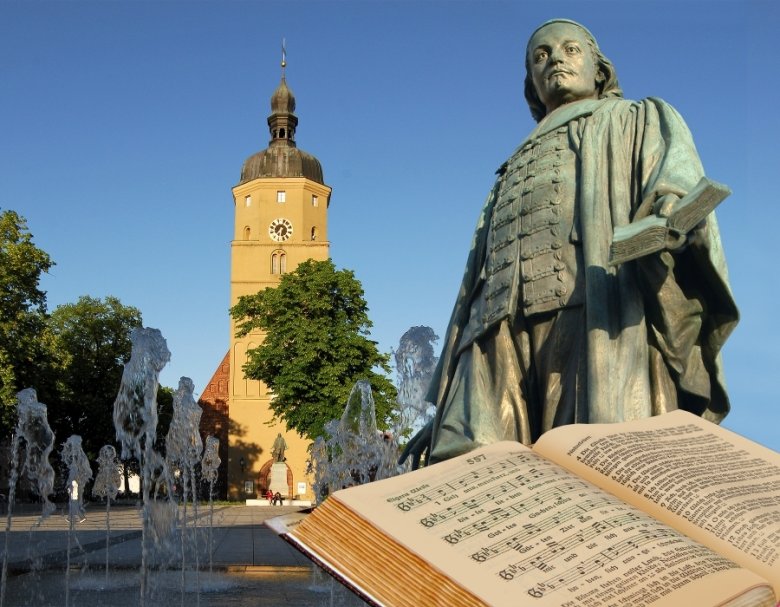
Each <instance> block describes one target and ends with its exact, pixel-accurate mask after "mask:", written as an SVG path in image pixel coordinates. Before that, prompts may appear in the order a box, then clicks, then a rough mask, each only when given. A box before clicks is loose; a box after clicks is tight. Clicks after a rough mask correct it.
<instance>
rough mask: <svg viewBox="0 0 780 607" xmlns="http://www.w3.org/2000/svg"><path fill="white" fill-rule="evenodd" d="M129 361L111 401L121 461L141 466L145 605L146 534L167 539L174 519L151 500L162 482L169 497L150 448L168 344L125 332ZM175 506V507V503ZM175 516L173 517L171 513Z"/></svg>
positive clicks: (163, 470) (156, 334)
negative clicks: (135, 460)
mask: <svg viewBox="0 0 780 607" xmlns="http://www.w3.org/2000/svg"><path fill="white" fill-rule="evenodd" d="M130 341H131V342H132V350H131V354H130V360H129V361H128V362H127V364H126V365H125V369H124V371H123V372H122V383H121V384H120V387H119V394H118V395H117V397H116V401H114V427H115V428H116V438H117V440H118V441H119V442H120V444H121V445H122V459H123V460H126V459H129V458H130V457H131V456H135V457H137V458H138V459H139V461H140V463H141V492H142V495H143V513H142V521H143V526H142V532H141V590H140V592H141V599H140V604H141V605H142V606H143V605H144V603H145V601H146V595H147V583H148V560H149V546H148V542H149V536H150V533H154V537H155V539H156V540H162V539H163V538H164V537H166V536H167V533H166V532H167V531H168V530H169V528H170V524H171V521H172V520H173V517H172V516H171V511H170V510H171V509H170V507H167V506H166V505H165V504H158V503H157V500H154V501H153V500H152V493H151V489H152V487H153V486H154V488H155V496H156V495H157V494H158V492H159V491H160V489H161V482H164V483H165V487H166V489H167V494H168V496H169V497H171V494H172V493H173V491H172V489H173V483H172V482H171V480H170V474H169V472H168V470H167V466H166V464H165V461H164V460H163V459H162V457H161V456H160V455H159V454H158V453H157V452H156V451H155V450H154V439H155V433H156V431H157V389H158V387H159V376H160V371H162V369H163V367H164V366H165V364H166V363H167V362H168V361H169V360H170V359H171V353H170V351H169V350H168V345H167V344H166V343H165V339H164V338H163V336H162V334H161V333H160V331H159V330H158V329H147V328H135V329H133V331H132V332H131V334H130ZM174 506H175V504H174ZM174 514H175V513H174Z"/></svg>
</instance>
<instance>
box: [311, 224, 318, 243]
mask: <svg viewBox="0 0 780 607" xmlns="http://www.w3.org/2000/svg"><path fill="white" fill-rule="evenodd" d="M311 239H312V240H317V226H313V227H312V229H311Z"/></svg>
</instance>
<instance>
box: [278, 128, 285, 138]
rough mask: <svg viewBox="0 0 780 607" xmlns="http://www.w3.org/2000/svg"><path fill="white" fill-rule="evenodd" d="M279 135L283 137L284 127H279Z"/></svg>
mask: <svg viewBox="0 0 780 607" xmlns="http://www.w3.org/2000/svg"><path fill="white" fill-rule="evenodd" d="M279 137H280V138H282V139H284V129H279Z"/></svg>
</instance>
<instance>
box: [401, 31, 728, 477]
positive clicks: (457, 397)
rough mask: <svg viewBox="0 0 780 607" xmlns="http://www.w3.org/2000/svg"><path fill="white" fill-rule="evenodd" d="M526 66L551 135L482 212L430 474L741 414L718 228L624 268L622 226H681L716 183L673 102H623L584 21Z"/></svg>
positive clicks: (537, 110)
mask: <svg viewBox="0 0 780 607" xmlns="http://www.w3.org/2000/svg"><path fill="white" fill-rule="evenodd" d="M525 61H526V80H525V96H526V99H527V101H528V104H529V107H530V109H531V113H532V115H533V117H534V118H535V119H536V121H537V122H538V125H537V127H536V128H535V129H534V130H533V131H532V132H531V134H530V135H529V136H528V138H527V139H526V140H525V141H524V142H523V143H522V144H521V145H520V147H519V148H518V149H517V151H516V152H515V153H514V154H513V155H512V156H511V157H510V158H509V160H507V162H506V163H504V164H503V165H502V166H501V168H500V169H499V171H498V179H497V180H496V183H495V185H494V187H493V189H492V191H491V192H490V194H489V196H488V199H487V201H486V203H485V205H484V207H483V209H482V212H481V214H480V217H479V221H478V224H477V229H476V233H475V235H474V238H473V241H472V247H471V250H470V252H469V257H468V262H467V266H466V272H465V276H464V278H463V283H462V286H461V289H460V292H459V295H458V298H457V301H456V302H455V307H454V310H453V313H452V317H451V320H450V324H449V327H448V329H447V333H446V338H445V341H444V346H443V351H442V355H441V358H440V361H439V365H438V368H437V370H436V372H435V374H434V378H433V381H432V383H431V388H430V391H429V394H428V399H429V400H430V401H431V402H434V403H436V405H437V413H436V417H435V419H434V421H433V422H432V423H431V424H429V425H428V427H426V428H425V429H424V430H423V431H421V432H420V433H419V434H418V435H417V436H415V437H414V438H413V439H412V441H411V442H410V444H409V446H408V447H407V452H406V454H405V456H408V455H410V454H411V455H412V457H413V458H414V460H415V464H416V463H418V462H419V457H420V455H421V454H422V453H424V452H426V451H427V452H428V462H436V461H440V460H444V459H447V458H450V457H453V456H455V455H459V454H461V453H464V452H467V451H470V450H471V449H474V448H476V447H478V446H480V445H484V444H488V443H493V442H496V441H500V440H515V441H520V442H523V443H526V444H531V443H533V442H534V441H536V439H537V438H538V437H539V436H540V435H541V434H542V433H543V432H545V431H547V430H549V429H551V428H553V427H555V426H559V425H564V424H571V423H601V422H620V421H625V420H630V419H636V418H642V417H647V416H651V415H657V414H660V413H664V412H666V411H670V410H673V409H677V408H680V409H686V410H688V411H691V412H693V413H695V414H697V415H700V416H703V417H705V418H706V419H709V420H712V421H714V422H719V421H720V420H721V419H722V418H723V417H724V416H725V415H726V414H727V413H728V411H729V401H728V397H727V394H726V389H725V384H724V380H723V374H722V368H721V360H720V350H721V347H722V345H723V343H724V342H725V340H726V338H727V336H728V335H729V333H730V332H731V331H732V329H733V328H734V326H735V325H736V323H737V319H738V312H737V308H736V305H735V303H734V300H733V297H732V295H731V290H730V287H729V284H728V280H727V273H726V264H725V259H724V257H723V253H722V248H721V246H720V237H719V232H718V226H717V222H716V220H715V216H714V215H710V216H709V217H708V218H707V220H706V221H705V222H704V223H703V224H701V225H699V226H698V227H697V228H696V230H695V231H694V232H693V233H691V234H689V235H688V238H683V239H681V241H680V242H679V243H677V244H676V245H675V248H674V250H664V251H662V252H660V253H654V254H651V255H648V256H645V257H643V258H641V259H638V260H635V261H629V262H626V263H623V264H621V265H618V266H617V267H615V266H611V265H610V263H609V250H610V244H611V242H612V236H613V232H614V229H615V228H616V227H617V226H622V225H626V224H628V223H630V222H632V221H634V220H636V219H639V218H640V217H642V216H644V215H647V214H648V213H656V214H659V215H666V214H668V213H669V212H670V211H671V210H672V209H673V208H674V205H675V203H676V202H677V201H678V200H679V199H680V197H682V196H684V195H685V194H686V193H687V192H688V191H690V190H691V189H692V188H693V187H694V186H695V185H696V184H697V183H698V182H699V180H700V179H701V177H702V176H703V174H704V172H703V169H702V166H701V162H700V160H699V157H698V154H697V152H696V149H695V146H694V143H693V140H692V138H691V135H690V132H689V130H688V128H687V126H686V125H685V123H684V122H683V120H682V118H681V117H680V115H679V114H678V113H677V112H676V111H675V110H674V108H672V107H671V106H669V105H668V104H667V103H665V102H664V101H662V100H661V99H657V98H648V99H644V100H641V101H631V100H627V99H624V98H623V93H622V91H621V90H620V87H619V85H618V79H617V74H616V71H615V68H614V66H613V65H612V63H611V62H610V61H609V60H608V59H607V58H606V57H605V56H604V54H603V53H602V52H601V51H600V49H599V47H598V45H597V43H596V40H595V39H594V37H593V35H592V34H591V33H590V32H589V31H588V30H587V29H586V28H585V27H583V26H582V25H580V24H578V23H575V22H573V21H569V20H564V19H558V20H553V21H549V22H546V23H544V24H543V25H542V26H540V27H539V28H538V29H537V30H536V31H534V32H533V34H532V35H531V38H530V40H529V42H528V46H527V51H526V58H525Z"/></svg>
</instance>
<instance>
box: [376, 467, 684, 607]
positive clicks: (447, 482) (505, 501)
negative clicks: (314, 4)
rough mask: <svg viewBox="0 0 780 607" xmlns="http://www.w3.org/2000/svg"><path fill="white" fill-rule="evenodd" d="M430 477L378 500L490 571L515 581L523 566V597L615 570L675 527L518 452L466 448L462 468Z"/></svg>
mask: <svg viewBox="0 0 780 607" xmlns="http://www.w3.org/2000/svg"><path fill="white" fill-rule="evenodd" d="M437 480H439V482H438V483H433V482H429V483H426V484H420V485H419V486H416V487H414V488H411V489H408V490H407V491H406V492H403V493H396V494H393V495H390V496H387V497H386V500H387V502H388V504H389V505H392V506H393V507H394V508H395V509H397V510H396V511H397V512H400V513H402V516H403V517H406V516H409V517H411V520H413V521H414V522H415V523H416V524H417V525H418V526H419V527H418V528H419V529H420V530H421V531H423V532H425V533H426V534H431V541H441V542H443V543H444V544H445V545H447V546H449V547H451V548H452V549H453V550H454V551H456V552H457V553H458V554H460V555H462V556H463V557H465V558H467V559H469V560H470V561H471V562H472V563H474V562H475V563H477V564H479V566H480V567H481V568H482V567H484V571H485V572H486V573H488V574H489V575H491V576H492V575H495V576H496V577H497V579H500V580H503V581H506V582H511V581H514V583H518V581H519V580H521V579H523V576H526V575H527V578H525V579H527V580H528V582H530V583H529V586H530V589H527V588H528V587H529V586H526V587H525V588H524V589H523V591H524V592H527V593H528V595H529V596H530V597H534V598H541V597H543V596H545V595H547V594H549V593H552V592H554V591H555V590H556V589H562V588H565V587H566V586H572V585H577V584H583V583H588V579H587V578H589V577H590V578H593V580H596V579H601V576H609V575H617V574H615V573H613V571H617V570H618V567H615V566H614V565H615V564H616V563H617V564H618V565H620V564H621V563H622V562H623V561H624V560H625V559H626V558H628V559H634V558H637V557H639V556H642V555H645V554H646V553H647V554H649V551H648V550H656V549H659V548H661V547H662V546H663V545H664V544H665V543H666V542H675V541H677V540H675V539H667V540H666V541H665V542H663V541H660V540H663V538H669V537H670V536H674V535H675V532H672V531H669V530H664V529H662V528H661V527H659V525H658V524H657V522H656V521H653V520H652V519H650V518H648V517H646V516H645V515H644V514H642V513H641V512H638V511H635V510H633V509H631V508H630V507H628V506H626V505H625V504H623V503H622V502H620V501H619V500H617V499H616V498H614V497H613V496H610V495H608V494H605V493H603V492H600V491H598V490H596V489H595V487H593V486H592V485H591V484H590V483H588V482H587V481H585V480H583V479H580V478H578V477H575V476H572V475H570V474H568V473H567V472H566V471H565V470H563V469H561V468H559V467H557V466H555V465H553V464H551V463H549V462H547V461H545V460H542V459H539V458H535V457H531V456H528V455H527V454H524V453H515V454H512V455H509V456H507V457H506V458H502V459H501V460H500V461H498V462H495V461H494V462H488V461H484V459H482V460H481V459H480V458H479V457H475V458H473V460H469V461H468V467H467V468H466V469H463V470H462V471H459V473H457V474H456V475H453V476H450V477H447V478H442V479H437ZM648 543H653V544H652V546H649V547H647V546H644V545H645V544H648ZM615 559H619V561H615ZM613 561H615V562H614V563H613ZM594 576H595V577H594Z"/></svg>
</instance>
